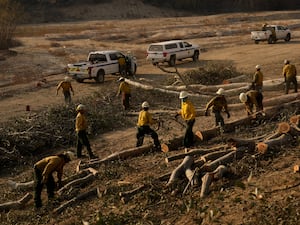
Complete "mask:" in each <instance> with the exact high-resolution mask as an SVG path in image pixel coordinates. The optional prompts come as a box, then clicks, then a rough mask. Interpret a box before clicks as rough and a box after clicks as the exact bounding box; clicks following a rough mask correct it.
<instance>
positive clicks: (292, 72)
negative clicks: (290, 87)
mask: <svg viewBox="0 0 300 225" xmlns="http://www.w3.org/2000/svg"><path fill="white" fill-rule="evenodd" d="M282 75H283V76H286V77H294V76H297V70H296V66H295V65H292V64H286V65H285V66H284V67H283V70H282Z"/></svg>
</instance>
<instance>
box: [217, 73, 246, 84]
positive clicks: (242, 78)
mask: <svg viewBox="0 0 300 225" xmlns="http://www.w3.org/2000/svg"><path fill="white" fill-rule="evenodd" d="M241 81H243V82H250V81H251V77H250V76H249V75H245V74H243V75H240V76H237V77H232V78H229V79H227V80H224V81H223V84H231V83H240V82H241Z"/></svg>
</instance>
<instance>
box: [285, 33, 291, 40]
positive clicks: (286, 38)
mask: <svg viewBox="0 0 300 225" xmlns="http://www.w3.org/2000/svg"><path fill="white" fill-rule="evenodd" d="M284 40H285V41H286V42H288V41H290V40H291V34H287V35H286V37H285V39H284Z"/></svg>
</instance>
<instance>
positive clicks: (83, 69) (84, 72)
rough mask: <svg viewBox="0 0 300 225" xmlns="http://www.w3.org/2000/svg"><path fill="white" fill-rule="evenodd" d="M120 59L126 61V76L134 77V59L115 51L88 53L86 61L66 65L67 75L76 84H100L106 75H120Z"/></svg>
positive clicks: (135, 67)
mask: <svg viewBox="0 0 300 225" xmlns="http://www.w3.org/2000/svg"><path fill="white" fill-rule="evenodd" d="M120 57H124V58H125V59H126V67H127V75H134V74H135V73H136V69H137V62H136V58H135V57H134V56H132V55H131V54H128V55H124V54H123V53H121V52H120V51H116V50H108V51H95V52H90V53H89V55H88V57H87V61H84V62H78V63H75V64H68V65H67V73H68V74H69V75H70V76H71V77H72V78H73V79H74V80H76V81H78V82H83V81H84V80H85V79H94V80H95V81H96V82H97V83H102V82H104V76H105V75H106V74H119V73H120V67H119V61H118V59H119V58H120ZM122 75H124V74H122Z"/></svg>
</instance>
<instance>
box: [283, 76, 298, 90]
mask: <svg viewBox="0 0 300 225" xmlns="http://www.w3.org/2000/svg"><path fill="white" fill-rule="evenodd" d="M291 83H293V84H294V90H295V92H298V84H297V77H296V76H293V77H287V78H286V80H285V93H286V94H288V93H289V89H290V85H291Z"/></svg>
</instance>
